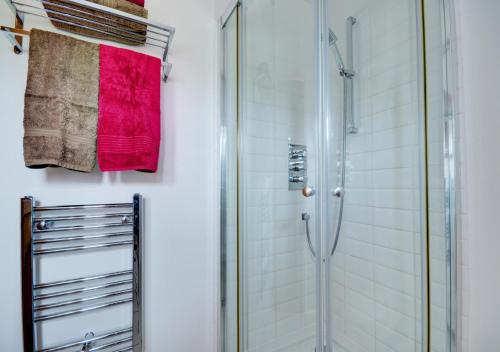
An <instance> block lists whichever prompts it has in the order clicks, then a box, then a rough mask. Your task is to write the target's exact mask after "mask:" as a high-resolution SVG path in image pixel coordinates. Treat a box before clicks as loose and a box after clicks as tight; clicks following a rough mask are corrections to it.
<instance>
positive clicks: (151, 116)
mask: <svg viewBox="0 0 500 352" xmlns="http://www.w3.org/2000/svg"><path fill="white" fill-rule="evenodd" d="M160 71H161V61H160V59H158V58H155V57H152V56H148V55H144V54H140V53H137V52H134V51H131V50H126V49H119V48H114V47H111V46H107V45H101V47H100V84H99V87H100V88H99V89H100V94H99V123H98V131H97V158H98V162H99V168H100V169H101V171H126V170H138V171H145V172H156V170H157V168H158V156H159V148H160V76H161V74H160Z"/></svg>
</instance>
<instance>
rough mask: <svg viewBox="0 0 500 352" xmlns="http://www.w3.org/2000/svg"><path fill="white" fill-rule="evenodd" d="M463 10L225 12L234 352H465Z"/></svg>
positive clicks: (366, 3) (342, 7)
mask: <svg viewBox="0 0 500 352" xmlns="http://www.w3.org/2000/svg"><path fill="white" fill-rule="evenodd" d="M448 3H449V2H448V1H447V0H439V1H432V0H426V1H420V0H418V1H416V0H378V1H371V0H356V1H352V0H247V1H237V2H235V3H234V4H232V6H230V7H229V8H228V11H227V12H226V14H224V16H223V17H222V27H221V28H222V39H223V40H222V42H223V74H222V77H223V79H222V93H223V94H222V96H223V104H222V118H221V129H220V131H221V133H220V134H221V148H220V149H221V219H220V225H221V322H222V324H221V338H220V341H221V350H222V351H225V352H237V351H238V352H320V351H321V352H333V351H335V352H371V351H374V352H375V351H377V352H379V351H384V352H385V351H388V352H416V351H429V352H430V351H443V352H444V351H446V352H452V351H454V350H455V343H454V340H455V335H456V331H455V330H456V308H455V306H454V305H455V303H456V302H455V300H454V297H455V286H456V278H455V276H456V273H455V271H454V266H455V263H454V261H455V252H456V251H455V250H454V246H455V239H454V236H455V232H454V231H455V229H454V226H452V225H453V224H454V211H455V209H454V208H453V207H452V206H453V204H454V202H455V199H454V198H453V197H454V193H453V191H454V188H453V187H454V185H453V184H450V182H449V181H450V180H451V179H453V177H454V169H453V166H454V164H453V162H454V160H453V158H451V159H450V154H449V153H444V151H445V150H446V151H447V152H449V148H446V147H447V146H448V147H449V145H450V144H449V143H450V136H452V134H453V132H454V126H453V125H452V124H450V123H449V121H452V120H453V119H452V117H453V114H450V113H449V111H448V114H446V115H447V116H448V117H449V118H448V119H447V120H446V121H448V122H445V120H444V119H443V118H442V117H443V116H444V115H445V113H444V112H443V111H442V109H441V108H443V109H444V108H445V106H444V105H446V104H445V103H444V102H445V101H446V102H448V101H450V99H443V97H444V96H446V97H448V98H450V97H451V93H450V91H449V86H448V85H447V84H448V83H449V81H447V80H446V75H445V72H446V67H447V66H446V62H445V61H443V59H442V58H443V57H448V56H447V55H448V54H449V52H448V51H447V50H448V46H447V45H446V43H449V39H450V38H449V33H450V32H449V28H447V27H446V22H445V19H447V18H449V17H446V16H447V15H449V13H450V11H449V8H448V7H447V4H448ZM427 13H432V14H433V16H428V17H427V16H424V14H427ZM436 13H437V15H436ZM434 39H435V40H434ZM429 43H431V44H429ZM429 67H431V68H429ZM431 73H432V75H431ZM435 75H438V76H439V77H440V78H441V79H440V80H435V79H434V80H431V79H430V77H434V76H435ZM443 78H444V79H443ZM433 101H434V102H436V103H435V104H434V105H433V106H434V108H435V109H434V110H432V109H431V108H430V106H431V105H430V103H429V102H433ZM450 116H451V118H450ZM447 143H448V144H447ZM446 170H447V171H448V172H445V171H446ZM452 208H453V209H452Z"/></svg>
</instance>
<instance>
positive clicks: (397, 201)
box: [325, 0, 423, 352]
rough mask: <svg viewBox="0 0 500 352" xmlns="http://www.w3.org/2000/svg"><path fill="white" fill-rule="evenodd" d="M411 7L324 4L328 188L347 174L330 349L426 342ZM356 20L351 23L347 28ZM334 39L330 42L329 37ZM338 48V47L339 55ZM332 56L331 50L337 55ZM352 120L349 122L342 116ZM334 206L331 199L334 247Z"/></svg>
mask: <svg viewBox="0 0 500 352" xmlns="http://www.w3.org/2000/svg"><path fill="white" fill-rule="evenodd" d="M415 12H416V10H415V2H414V1H410V0H379V1H371V0H358V1H350V0H349V1H348V0H329V1H328V13H327V16H328V19H327V26H328V27H330V28H331V29H332V31H333V33H334V37H336V38H337V40H336V42H335V45H333V42H334V40H333V41H332V40H330V45H329V49H328V54H329V62H328V63H327V75H328V85H329V87H328V90H329V92H328V98H329V105H330V107H329V114H330V116H329V119H330V121H331V126H332V127H331V128H330V130H329V131H328V133H329V140H330V141H332V142H331V147H330V149H331V150H330V153H329V155H330V157H329V166H328V170H329V180H328V182H329V188H330V189H332V190H334V189H336V188H337V187H338V185H339V184H340V179H341V171H342V167H343V166H344V167H345V168H346V174H345V196H344V197H345V198H344V202H345V203H344V209H343V214H342V215H343V216H342V223H341V229H340V236H339V241H338V246H337V248H336V251H335V253H334V254H333V256H330V253H329V251H328V250H327V253H326V256H327V264H326V278H327V280H326V281H327V289H326V300H327V306H328V308H327V310H328V313H327V315H328V316H327V318H326V320H327V327H326V330H327V334H328V336H327V351H335V352H375V351H376V352H379V351H384V352H385V351H391V352H416V351H420V348H421V345H420V343H421V341H422V337H421V334H422V329H421V324H422V323H421V316H422V299H421V298H422V287H423V284H422V278H421V268H422V260H421V245H422V235H421V233H422V230H421V229H422V214H423V213H422V196H421V195H422V194H423V193H422V192H423V190H422V189H421V176H422V168H421V160H422V159H421V158H420V156H421V148H420V145H421V144H420V134H419V132H421V131H422V128H423V127H422V126H423V120H422V117H421V115H420V114H419V108H418V107H419V106H418V105H419V84H418V67H419V62H418V59H417V57H418V55H417V53H418V51H417V34H416V28H417V25H416V19H417V15H416V13H415ZM351 16H352V17H353V18H354V19H355V21H352V19H351V20H348V18H349V17H351ZM349 26H351V27H352V62H353V67H352V71H353V72H351V73H352V74H353V77H352V79H351V83H352V85H353V89H352V99H353V104H352V106H353V112H352V113H353V119H354V122H355V125H356V126H355V127H356V129H348V131H347V134H346V137H345V138H346V145H345V148H346V162H345V165H344V163H343V161H342V157H341V156H342V147H343V143H342V141H343V135H342V130H343V123H344V122H345V123H347V124H348V126H349V123H350V120H349V118H348V119H346V120H347V121H344V116H345V114H346V111H347V114H349V109H347V110H346V109H345V104H346V103H347V104H349V101H350V100H349V96H348V98H346V94H347V95H349V94H351V93H349V89H348V90H347V93H344V88H343V77H341V75H340V74H339V72H340V71H341V66H340V65H339V59H338V56H339V54H338V53H337V52H339V53H340V56H342V57H343V61H344V65H345V67H346V68H349V65H348V62H349V52H350V49H348V46H349V36H348V31H349ZM334 37H332V36H331V38H330V39H332V38H334ZM335 46H336V47H335ZM336 48H337V49H336ZM348 117H349V115H348ZM339 205H340V199H339V198H337V197H334V196H331V198H330V200H329V213H330V214H331V217H329V224H328V231H327V233H326V236H327V238H326V239H325V243H327V244H328V248H332V246H333V243H334V237H335V229H336V227H337V225H338V222H339V211H340V209H339Z"/></svg>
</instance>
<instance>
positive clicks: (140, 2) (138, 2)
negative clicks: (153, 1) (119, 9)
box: [128, 0, 144, 7]
mask: <svg viewBox="0 0 500 352" xmlns="http://www.w3.org/2000/svg"><path fill="white" fill-rule="evenodd" d="M128 1H130V2H133V3H134V4H136V5H139V6H142V7H144V0H128Z"/></svg>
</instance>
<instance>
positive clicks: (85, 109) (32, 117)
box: [24, 29, 99, 172]
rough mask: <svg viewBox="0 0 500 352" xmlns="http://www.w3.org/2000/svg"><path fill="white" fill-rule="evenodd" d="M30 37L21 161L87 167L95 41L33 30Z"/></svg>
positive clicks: (93, 137)
mask: <svg viewBox="0 0 500 352" xmlns="http://www.w3.org/2000/svg"><path fill="white" fill-rule="evenodd" d="M30 37H31V39H30V50H29V63H28V82H27V86H26V93H25V107H24V161H25V164H26V166H27V167H31V168H44V167H48V166H61V167H65V168H68V169H72V170H77V171H85V172H90V171H92V169H93V168H94V166H95V160H96V145H97V117H98V95H99V46H98V45H97V44H92V43H87V42H84V41H81V40H77V39H74V38H70V37H67V36H63V35H60V34H56V33H51V32H45V31H41V30H37V29H32V30H31V36H30Z"/></svg>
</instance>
